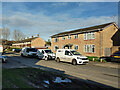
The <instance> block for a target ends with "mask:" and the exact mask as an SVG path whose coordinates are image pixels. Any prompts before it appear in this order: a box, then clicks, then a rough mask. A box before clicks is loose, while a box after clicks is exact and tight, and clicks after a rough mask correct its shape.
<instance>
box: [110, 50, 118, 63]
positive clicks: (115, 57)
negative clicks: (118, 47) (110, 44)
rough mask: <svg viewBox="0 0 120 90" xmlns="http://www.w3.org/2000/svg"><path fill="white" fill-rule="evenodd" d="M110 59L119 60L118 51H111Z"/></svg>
mask: <svg viewBox="0 0 120 90" xmlns="http://www.w3.org/2000/svg"><path fill="white" fill-rule="evenodd" d="M110 58H111V61H115V62H116V61H117V62H120V51H117V52H115V53H113V54H112V55H111V56H110Z"/></svg>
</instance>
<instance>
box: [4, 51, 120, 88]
mask: <svg viewBox="0 0 120 90" xmlns="http://www.w3.org/2000/svg"><path fill="white" fill-rule="evenodd" d="M7 56H8V63H4V64H3V68H18V67H35V68H41V69H44V70H51V71H58V72H61V73H64V74H67V75H70V76H74V77H76V78H80V79H84V80H87V81H89V82H93V81H94V82H95V83H101V84H104V85H108V86H112V87H116V88H118V79H119V78H120V77H119V76H118V71H119V69H118V68H111V67H103V66H100V65H97V64H100V63H97V62H90V63H89V64H87V65H76V66H73V65H72V64H69V63H63V62H60V63H57V62H56V61H54V60H49V61H44V60H38V59H36V58H26V57H21V56H20V55H19V54H18V53H15V54H7Z"/></svg>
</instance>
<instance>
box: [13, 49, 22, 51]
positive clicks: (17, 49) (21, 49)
mask: <svg viewBox="0 0 120 90" xmlns="http://www.w3.org/2000/svg"><path fill="white" fill-rule="evenodd" d="M21 50H22V49H12V51H14V52H20V51H21Z"/></svg>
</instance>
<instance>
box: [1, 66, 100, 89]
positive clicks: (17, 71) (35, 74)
mask: <svg viewBox="0 0 120 90" xmlns="http://www.w3.org/2000/svg"><path fill="white" fill-rule="evenodd" d="M56 77H61V78H62V79H65V78H68V77H67V76H65V75H63V74H58V73H55V72H50V71H44V70H41V69H37V68H13V69H4V68H3V72H2V79H3V80H2V87H3V89H6V88H38V87H39V88H42V89H45V88H46V87H45V86H44V85H47V86H48V87H47V88H49V89H51V90H52V89H53V88H61V89H62V88H71V89H74V88H82V89H84V90H95V89H98V88H101V86H98V85H93V84H88V83H86V82H82V81H79V80H77V79H73V78H70V77H69V78H68V79H70V80H71V81H72V83H65V82H62V83H54V82H53V80H55V78H56ZM44 80H47V81H49V83H50V84H46V83H45V82H44ZM36 86H37V87H36Z"/></svg>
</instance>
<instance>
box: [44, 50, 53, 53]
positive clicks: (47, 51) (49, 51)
mask: <svg viewBox="0 0 120 90" xmlns="http://www.w3.org/2000/svg"><path fill="white" fill-rule="evenodd" d="M45 52H46V53H53V52H52V51H51V50H45Z"/></svg>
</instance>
